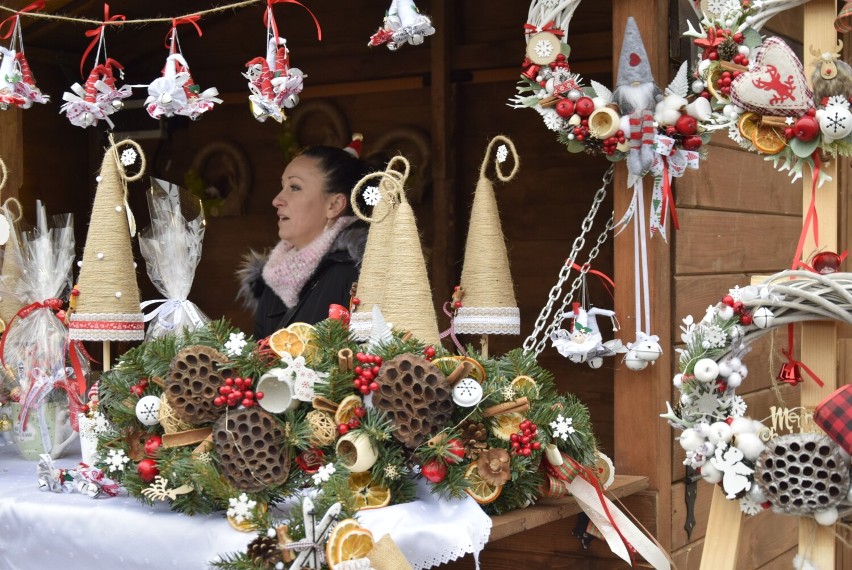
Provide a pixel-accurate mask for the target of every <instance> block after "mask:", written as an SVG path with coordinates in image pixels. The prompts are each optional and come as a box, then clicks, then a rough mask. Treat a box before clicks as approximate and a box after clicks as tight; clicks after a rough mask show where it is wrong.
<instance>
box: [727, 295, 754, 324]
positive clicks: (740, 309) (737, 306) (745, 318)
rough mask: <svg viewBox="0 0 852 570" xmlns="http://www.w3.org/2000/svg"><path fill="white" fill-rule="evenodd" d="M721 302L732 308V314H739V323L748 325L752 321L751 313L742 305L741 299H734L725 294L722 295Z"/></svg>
mask: <svg viewBox="0 0 852 570" xmlns="http://www.w3.org/2000/svg"><path fill="white" fill-rule="evenodd" d="M722 303H723V304H724V305H727V306H729V307H731V308H733V309H734V314H735V315H739V316H740V323H742V324H743V325H744V326H749V325H750V324H751V323H752V320H753V319H752V316H751V313H749V312H748V311H746V308H745V305H743V303H742V301H734V298H733V297H731V296H730V295H725V296H724V297H722Z"/></svg>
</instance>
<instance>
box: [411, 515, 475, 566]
mask: <svg viewBox="0 0 852 570" xmlns="http://www.w3.org/2000/svg"><path fill="white" fill-rule="evenodd" d="M491 525H492V521H491V518H490V517H489V518H488V519H487V521H486V522H484V524H483V525H482V527H480V528H479V529H477V530H479V536H471V537H470V538H471V541H470V542H468V543H467V544H456V545H454V546H453V547H452V548H451V549H449V550H445V551H443V552H435V551H431V552H429V554H428V555H423V556H417V555H413V556H411V554H410V553H409V554H408V555H409V556H411V558H409V559H408V563H409V564H411V567H412V569H413V570H428V569H429V568H433V567H435V566H440V565H441V564H446V563H447V562H452V561H453V560H458V559H459V558H462V557H464V556H466V555H468V554H473V558H474V560H475V561H476V567H477V568H479V553H480V552H482V550H483V549H484V548H485V544H486V543H487V542H488V537H489V536H491Z"/></svg>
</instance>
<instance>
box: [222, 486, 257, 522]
mask: <svg viewBox="0 0 852 570" xmlns="http://www.w3.org/2000/svg"><path fill="white" fill-rule="evenodd" d="M228 505H230V506H229V507H228V516H229V517H231V518H233V519H234V520H235V521H236V522H237V524H239V523H241V522H243V521H244V520H247V519H248V518H249V517H250V516H251V511H252V510H253V509H254V508H255V507H256V506H257V501H253V500H251V499H249V498H248V495H246V494H245V493H242V494H240V496H239V497H231V498H230V499H228Z"/></svg>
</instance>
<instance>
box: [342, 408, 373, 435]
mask: <svg viewBox="0 0 852 570" xmlns="http://www.w3.org/2000/svg"><path fill="white" fill-rule="evenodd" d="M353 413H354V414H355V415H354V416H352V418H351V419H350V420H349V422H348V423H345V424H337V433H339V434H340V435H346V434H347V433H349V430H351V429H358V428H359V427H361V418H363V417H364V416H366V415H367V408H365V407H364V406H358V407H357V408H355V409H354V410H353Z"/></svg>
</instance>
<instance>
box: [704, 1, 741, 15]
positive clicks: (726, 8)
mask: <svg viewBox="0 0 852 570" xmlns="http://www.w3.org/2000/svg"><path fill="white" fill-rule="evenodd" d="M707 9H708V10H710V11H711V12H713V14H715V15H716V16H718V17H720V18H723V17H725V16H727V15H728V14H730V13H732V12H739V10H740V0H708V2H707Z"/></svg>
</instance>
